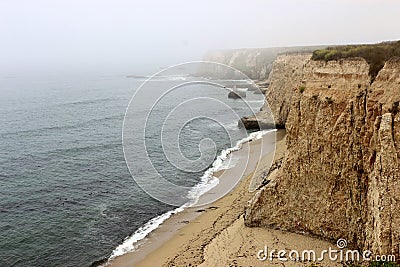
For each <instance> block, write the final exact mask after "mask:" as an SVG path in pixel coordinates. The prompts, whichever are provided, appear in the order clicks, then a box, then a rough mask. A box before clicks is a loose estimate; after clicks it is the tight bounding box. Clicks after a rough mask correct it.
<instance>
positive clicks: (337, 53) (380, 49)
mask: <svg viewBox="0 0 400 267" xmlns="http://www.w3.org/2000/svg"><path fill="white" fill-rule="evenodd" d="M353 57H361V58H364V59H365V60H366V61H367V62H368V64H369V66H370V68H369V75H370V77H371V82H373V81H374V80H375V78H376V76H377V75H378V73H379V71H380V70H381V69H382V68H383V66H384V65H385V62H386V61H388V60H389V59H391V58H393V57H400V41H395V42H385V43H379V44H366V45H344V46H334V47H328V48H326V49H319V50H315V51H314V52H313V56H312V58H311V59H313V60H324V61H330V60H339V59H344V58H353Z"/></svg>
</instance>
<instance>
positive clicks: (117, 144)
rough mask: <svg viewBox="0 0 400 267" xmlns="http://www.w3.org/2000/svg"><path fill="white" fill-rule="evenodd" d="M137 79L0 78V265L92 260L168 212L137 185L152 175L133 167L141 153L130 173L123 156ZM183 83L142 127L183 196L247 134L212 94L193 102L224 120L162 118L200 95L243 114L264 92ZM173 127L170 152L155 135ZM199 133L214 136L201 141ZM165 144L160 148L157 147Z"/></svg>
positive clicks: (158, 164) (116, 250) (138, 162)
mask: <svg viewBox="0 0 400 267" xmlns="http://www.w3.org/2000/svg"><path fill="white" fill-rule="evenodd" d="M198 79H199V78H192V77H180V78H179V77H178V78H177V77H175V76H174V77H172V76H171V77H169V76H165V77H159V78H158V79H157V81H154V82H150V83H147V85H146V86H147V87H148V88H153V89H154V90H156V88H158V87H159V86H167V87H173V86H175V85H177V84H179V83H182V82H187V81H192V80H198ZM144 81H146V79H145V78H127V77H125V76H123V75H121V76H96V75H91V76H90V77H87V76H86V77H83V76H68V75H65V76H60V77H58V76H57V77H56V76H52V77H42V78H40V77H34V76H32V75H31V76H16V77H0V126H1V127H0V231H1V235H0V266H90V265H92V264H94V263H96V262H98V261H101V260H104V259H107V258H109V257H110V256H112V255H119V254H121V253H123V252H124V249H126V246H125V248H121V244H123V242H124V240H125V239H126V238H127V237H131V239H130V240H131V241H132V240H138V239H140V238H143V237H144V236H145V235H146V234H147V233H148V232H149V231H150V230H152V229H154V228H156V227H157V225H158V224H159V223H161V221H162V220H164V219H165V218H166V217H168V216H169V215H170V213H171V211H174V210H175V209H176V206H172V205H170V204H171V203H164V202H165V201H164V202H163V201H159V200H156V199H155V198H153V197H151V196H149V195H148V194H147V193H146V192H145V191H143V189H142V188H141V185H140V183H141V182H142V181H146V179H150V177H151V175H152V174H149V173H148V172H147V170H143V169H141V168H140V166H142V165H143V166H145V165H144V161H143V160H144V159H142V158H141V156H140V155H141V153H140V152H143V151H138V153H137V155H138V156H137V158H135V162H134V165H132V166H131V167H132V168H131V172H132V169H134V172H133V173H132V174H133V175H134V177H135V179H133V178H132V175H131V173H130V171H129V169H128V167H127V163H126V161H125V158H124V149H123V145H122V127H123V123H124V117H125V112H126V109H127V106H128V104H129V103H130V101H131V98H132V96H133V95H134V94H135V92H136V91H137V90H138V88H139V87H140V86H141V85H142V83H143V82H144ZM218 82H219V83H222V84H224V83H232V82H234V83H235V81H228V80H227V81H218ZM243 82H244V83H246V82H245V81H237V83H243ZM189 87H190V89H188V90H178V91H176V92H175V94H174V95H173V96H171V97H170V98H168V97H167V98H166V99H164V100H166V101H164V102H162V101H161V102H160V105H159V106H157V107H156V108H154V112H153V113H152V114H151V115H150V116H149V118H148V121H147V122H148V124H147V126H146V131H147V133H148V135H147V136H146V137H145V143H146V153H147V154H148V157H149V159H150V161H151V163H152V165H153V167H154V168H155V169H156V170H157V171H158V172H159V173H162V174H163V176H164V177H165V178H166V179H167V180H169V181H171V182H174V183H177V184H179V185H181V186H184V187H185V188H189V189H192V190H187V193H188V194H189V193H191V194H200V193H201V190H198V191H196V189H198V188H199V187H198V185H199V184H203V185H204V184H206V183H207V180H205V179H204V177H205V173H206V172H207V170H208V169H209V168H210V167H212V165H213V164H214V165H215V162H216V160H217V162H218V164H219V167H221V166H222V165H223V164H224V163H223V161H222V160H221V159H222V158H221V157H220V158H218V155H221V153H222V154H224V151H226V149H227V148H230V147H233V146H234V145H235V144H236V143H237V142H238V141H240V140H242V139H243V138H245V137H246V136H247V132H244V130H243V129H239V127H238V126H237V119H236V118H235V117H233V116H231V115H229V114H228V113H227V112H226V110H224V107H223V106H218V105H215V102H212V101H210V103H209V104H208V102H207V101H206V102H202V103H201V104H199V106H196V103H195V104H193V105H191V107H192V109H193V110H194V111H196V110H199V109H204V110H206V111H207V112H208V113H207V114H208V115H207V116H209V117H212V118H214V119H215V121H218V122H222V124H221V123H213V122H210V120H207V119H204V120H203V119H201V118H200V119H196V120H193V121H190V122H189V123H187V124H185V125H184V126H182V125H181V124H182V121H181V120H180V119H179V118H180V117H179V116H180V115H179V114H181V115H182V116H183V117H185V116H186V117H187V116H188V114H189V113H190V112H189V111H188V112H189V113H188V112H178V117H175V119H173V120H168V118H167V116H166V115H167V114H169V111H171V110H173V109H174V108H175V107H177V106H178V105H179V103H182V102H184V101H186V100H188V99H191V98H193V97H197V98H201V97H207V98H212V99H214V100H218V101H220V102H221V103H226V104H227V105H229V107H230V108H231V109H232V110H233V111H234V112H235V113H236V114H237V115H238V116H245V115H250V114H251V113H252V111H257V110H258V109H259V108H260V107H261V106H262V104H263V101H264V99H263V95H257V94H254V93H252V92H247V98H246V103H245V102H243V101H241V100H238V99H229V98H228V97H227V95H228V91H227V90H226V89H224V88H219V87H215V86H210V85H207V84H193V85H191V86H189ZM149 90H151V89H149ZM144 99H146V98H144ZM145 102H146V101H145V100H144V101H143V102H142V103H143V107H145V104H146V103H145ZM135 110H138V113H135V114H136V116H137V118H138V121H137V123H138V129H140V127H141V125H140V123H141V120H140V118H141V117H140V116H142V115H143V114H145V113H143V114H141V113H140V110H142V109H141V102H140V101H139V102H138V103H136V106H135ZM143 111H146V108H143ZM183 117H182V118H183ZM186 117H185V118H186ZM166 120H168V121H169V122H168V126H169V128H168V129H167V130H168V131H170V132H168V131H166V132H167V134H166V135H165V136H164V137H162V136H161V133H160V128H161V127H160V125H163V123H164V122H165V121H166ZM174 123H176V125H175V124H174ZM132 125H135V124H134V123H133V124H132ZM227 129H228V130H229V133H230V134H227ZM177 130H180V135H179V142H178V143H179V149H178V150H176V149H173V148H168V144H170V142H169V141H167V142H165V144H164V143H163V142H161V141H160V140H162V139H161V138H167V140H168V138H172V137H173V136H174V135H176V131H177ZM132 138H133V139H135V138H136V139H137V140H142V139H140V138H142V132H141V131H137V132H135V131H133V132H132ZM136 139H135V140H136ZM204 139H207V140H209V139H212V142H208V141H207V142H205V143H204V146H202V147H201V148H199V144H200V143H202V140H204ZM165 145H166V147H167V150H168V155H166V154H165V153H164V152H163V151H164V150H163V146H165ZM125 149H127V148H125ZM128 149H131V148H128ZM135 153H136V152H135ZM135 153H134V154H133V155H136V154H135ZM182 155H184V156H185V158H187V159H190V160H191V162H195V164H194V165H193V166H192V167H193V168H191V169H190V171H188V170H187V166H186V168H179V167H177V166H176V164H174V160H176V159H179V158H180V156H182ZM171 158H172V159H171ZM196 159H200V160H197V161H196ZM135 166H136V167H137V168H134V167H135ZM196 186H197V187H196ZM193 188H195V190H193ZM189 191H190V192H189ZM185 197H186V195H185V196H182V198H183V199H185ZM182 203H183V202H182ZM133 247H134V246H132V247H131V248H128V249H132V248H133ZM121 249H122V250H121Z"/></svg>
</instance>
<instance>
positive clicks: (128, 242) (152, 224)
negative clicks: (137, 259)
mask: <svg viewBox="0 0 400 267" xmlns="http://www.w3.org/2000/svg"><path fill="white" fill-rule="evenodd" d="M183 210H184V208H183V207H179V208H176V209H174V210H171V211H168V212H166V213H164V214H161V215H160V216H157V217H155V218H153V219H151V220H150V221H148V222H147V223H146V224H145V225H143V226H142V227H140V228H139V229H138V230H136V231H135V233H134V234H133V235H131V236H130V237H127V238H125V240H124V242H123V243H122V244H121V245H119V246H118V247H117V248H116V249H114V251H113V252H112V254H111V256H110V258H109V259H108V260H109V261H110V260H112V259H114V258H115V257H118V256H121V255H123V254H125V253H127V252H131V251H133V250H134V249H135V248H136V246H135V244H136V243H137V242H138V241H140V240H142V239H143V238H145V237H146V236H147V235H148V234H149V233H151V232H152V231H153V230H155V229H157V228H158V227H159V226H160V225H161V224H162V223H163V222H164V221H165V220H166V219H168V218H169V217H171V216H172V215H173V214H176V213H178V212H181V211H183ZM102 266H106V265H102Z"/></svg>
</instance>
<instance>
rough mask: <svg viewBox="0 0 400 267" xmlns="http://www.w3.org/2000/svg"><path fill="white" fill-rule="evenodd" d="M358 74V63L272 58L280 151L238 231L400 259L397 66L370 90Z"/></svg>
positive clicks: (364, 74)
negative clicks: (314, 240) (337, 243)
mask: <svg viewBox="0 0 400 267" xmlns="http://www.w3.org/2000/svg"><path fill="white" fill-rule="evenodd" d="M368 71H369V65H368V64H367V62H366V61H365V60H363V59H361V58H354V59H346V60H339V61H330V62H324V61H312V60H310V55H305V54H302V55H283V56H281V57H279V58H278V59H277V61H276V62H275V63H274V68H273V71H272V74H271V77H270V81H271V85H270V87H269V90H268V92H267V96H266V97H267V100H268V102H269V105H270V107H271V112H272V114H273V115H274V117H275V120H276V122H277V124H278V125H285V126H286V130H287V138H286V139H287V149H288V152H287V155H286V157H285V159H284V161H283V163H282V167H281V168H280V169H279V170H278V171H277V174H276V175H275V179H274V180H273V181H270V182H269V183H268V184H267V185H266V186H264V187H263V188H262V189H261V190H259V191H258V192H257V194H256V196H255V197H254V198H253V199H252V201H251V202H250V203H249V206H248V208H247V209H246V212H245V223H246V225H247V226H265V227H272V228H279V229H284V230H289V231H295V232H305V233H310V234H313V235H317V236H321V237H323V238H328V239H332V240H337V239H339V238H345V239H347V241H348V242H349V245H350V246H351V247H353V248H359V249H370V250H372V251H373V252H374V253H380V254H395V255H397V256H398V257H397V258H400V257H399V256H400V255H399V243H400V172H399V171H400V165H399V162H400V127H399V126H400V125H399V124H400V112H398V107H399V101H400V60H399V59H392V60H390V61H388V62H386V64H385V66H384V68H383V69H382V70H381V71H380V72H379V74H378V76H377V77H376V79H375V81H374V82H373V83H372V84H371V83H370V81H371V79H370V77H369V75H368ZM265 110H267V109H264V111H261V116H265V117H268V116H269V115H262V113H263V112H265Z"/></svg>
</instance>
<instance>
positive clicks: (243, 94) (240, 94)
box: [228, 90, 246, 99]
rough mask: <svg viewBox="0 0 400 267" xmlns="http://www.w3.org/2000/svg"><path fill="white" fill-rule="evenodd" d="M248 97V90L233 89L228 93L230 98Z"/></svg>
mask: <svg viewBox="0 0 400 267" xmlns="http://www.w3.org/2000/svg"><path fill="white" fill-rule="evenodd" d="M245 97H246V92H244V91H239V90H236V91H231V92H229V94H228V98H232V99H238V98H245Z"/></svg>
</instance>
